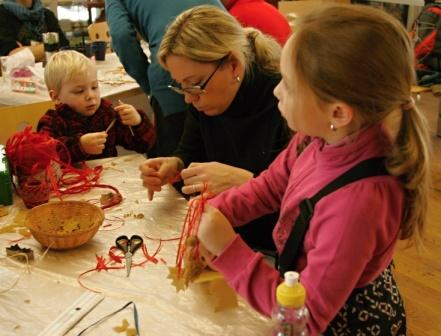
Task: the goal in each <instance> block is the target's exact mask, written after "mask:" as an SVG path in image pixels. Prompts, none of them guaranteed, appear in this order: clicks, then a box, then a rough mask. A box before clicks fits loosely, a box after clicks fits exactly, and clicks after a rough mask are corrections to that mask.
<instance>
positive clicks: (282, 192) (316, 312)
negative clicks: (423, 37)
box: [198, 5, 430, 336]
mask: <svg viewBox="0 0 441 336" xmlns="http://www.w3.org/2000/svg"><path fill="white" fill-rule="evenodd" d="M372 41H375V48H372V46H373V45H372V43H371V42H372ZM367 54H369V57H368V58H366V55H367ZM413 60H414V58H413V52H412V45H411V42H410V41H409V38H408V36H407V32H406V30H405V28H404V27H403V26H402V24H401V23H400V22H399V21H397V20H396V19H394V18H393V17H391V16H390V15H388V14H386V13H384V12H382V11H380V10H378V9H373V8H369V7H363V6H355V5H352V6H332V7H324V8H322V9H319V10H316V11H314V12H312V13H311V14H309V15H307V16H305V17H304V18H301V19H299V23H298V25H296V27H295V33H294V35H293V36H292V37H291V38H290V40H289V41H288V42H287V44H286V45H285V47H284V49H283V53H282V60H281V72H282V78H283V79H282V81H281V82H280V84H279V85H278V86H277V88H276V89H275V91H274V92H275V95H276V96H277V98H278V99H279V107H280V110H281V112H282V114H283V116H284V117H285V118H286V120H287V121H288V124H289V126H290V127H291V128H292V129H294V130H296V131H297V134H296V135H295V136H294V138H293V139H292V141H291V143H290V144H289V146H288V148H287V149H286V150H285V151H283V152H282V153H281V154H280V155H279V156H278V157H277V159H276V160H275V161H274V162H273V163H272V164H271V166H270V167H269V168H268V170H266V171H264V172H262V174H260V176H259V177H257V178H255V179H253V180H251V181H249V182H248V183H246V184H243V185H242V186H240V187H238V188H235V189H230V190H227V191H225V192H224V193H222V194H220V195H218V196H217V197H216V198H214V199H212V200H210V201H209V203H211V205H212V206H214V207H215V208H217V209H218V210H217V209H215V208H213V207H210V208H208V209H207V210H206V213H205V214H204V215H203V217H202V220H201V223H200V226H199V231H198V238H199V241H200V243H201V251H204V250H207V251H208V252H204V253H203V255H204V257H205V258H206V259H207V260H210V258H211V256H210V254H212V255H214V256H216V258H215V259H214V260H213V261H212V263H211V266H212V267H214V268H215V269H217V270H218V271H220V272H221V273H222V274H223V275H224V277H225V278H226V279H227V282H228V283H229V284H230V285H231V286H232V287H233V288H235V289H236V290H237V291H238V293H239V294H240V295H242V296H243V297H245V298H246V299H247V301H248V302H249V303H250V304H251V305H252V306H253V307H254V308H255V309H257V310H258V311H260V312H261V313H263V314H265V315H270V313H271V311H272V309H273V307H274V306H275V305H276V295H275V290H276V287H277V285H278V284H279V283H280V282H281V279H280V275H279V273H278V271H277V270H276V269H274V268H272V267H271V266H270V265H269V264H268V263H266V262H265V260H264V259H263V258H262V255H260V254H258V253H255V252H254V251H252V250H251V249H250V248H249V247H248V246H247V245H246V244H245V243H244V242H243V240H242V239H241V238H240V237H239V236H237V235H236V234H235V233H234V231H233V229H232V226H231V225H233V226H237V225H240V224H242V223H245V222H247V221H249V220H251V219H253V218H256V217H258V216H262V215H264V214H266V213H269V212H272V211H275V210H278V209H280V217H279V220H278V223H277V224H276V227H275V229H274V231H273V238H274V241H275V243H276V246H277V250H278V251H279V253H281V252H282V251H283V250H284V249H285V248H288V250H289V247H290V246H285V245H286V244H287V239H288V237H289V235H290V232H291V229H292V228H293V223H294V220H295V219H296V218H297V217H298V216H299V213H300V209H299V204H300V202H301V201H302V200H304V199H310V198H311V197H313V195H315V194H316V193H317V192H319V191H320V190H321V189H322V188H323V187H324V186H325V185H327V184H328V183H330V182H331V181H333V180H335V179H336V178H337V177H338V176H340V175H341V174H342V173H343V172H345V171H347V170H348V169H349V168H351V167H354V166H355V165H357V164H358V163H360V162H362V161H364V160H366V159H371V158H375V157H386V161H385V162H386V168H387V171H388V173H389V175H380V176H375V177H369V178H364V179H361V180H358V181H356V182H353V183H351V184H348V185H346V186H344V187H342V188H340V189H338V190H336V191H334V192H333V193H331V194H328V195H327V196H326V197H324V198H322V199H321V200H320V201H319V202H318V203H317V204H316V206H315V209H314V212H313V215H312V218H311V220H310V224H309V229H308V230H307V232H306V235H305V237H304V240H303V242H302V244H301V245H300V249H299V253H298V263H297V264H296V265H297V266H296V267H294V268H295V269H296V270H297V271H299V272H300V281H301V283H302V284H303V285H304V287H305V288H306V293H307V295H306V305H307V307H308V309H309V311H310V321H309V323H308V329H309V330H310V334H311V335H312V336H315V335H318V334H323V335H356V334H369V335H370V334H372V333H373V332H374V330H375V333H376V334H378V335H405V334H406V319H405V312H404V308H403V302H402V300H401V297H400V294H399V291H398V289H397V286H396V284H395V280H394V278H393V275H392V272H391V262H392V256H393V252H394V247H395V244H396V242H397V240H398V239H413V240H415V241H416V242H418V241H419V240H420V237H421V234H422V231H423V228H424V225H425V223H426V213H427V198H428V190H429V181H428V180H429V162H430V158H429V143H430V142H429V136H428V128H427V124H426V122H425V119H424V117H423V115H422V114H421V112H420V111H419V110H418V109H417V108H416V107H415V105H414V102H413V100H412V96H411V85H412V84H413V83H414V81H415V70H414V67H413V65H414V62H413ZM373 73H375V74H376V76H372V74H373ZM306 136H310V137H312V141H311V142H310V144H309V145H307V146H306V147H305V148H304V149H303V151H302V152H301V153H300V154H299V148H300V147H301V145H302V144H304V140H305V137H306ZM295 225H297V223H296V224H294V226H295ZM292 253H296V251H294V250H293V251H292Z"/></svg>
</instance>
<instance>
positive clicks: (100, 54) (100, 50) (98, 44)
mask: <svg viewBox="0 0 441 336" xmlns="http://www.w3.org/2000/svg"><path fill="white" fill-rule="evenodd" d="M92 49H93V53H94V55H95V59H96V60H97V61H104V60H105V59H106V49H107V42H105V41H93V42H92Z"/></svg>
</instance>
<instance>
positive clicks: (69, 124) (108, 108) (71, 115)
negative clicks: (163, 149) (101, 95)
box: [37, 99, 156, 162]
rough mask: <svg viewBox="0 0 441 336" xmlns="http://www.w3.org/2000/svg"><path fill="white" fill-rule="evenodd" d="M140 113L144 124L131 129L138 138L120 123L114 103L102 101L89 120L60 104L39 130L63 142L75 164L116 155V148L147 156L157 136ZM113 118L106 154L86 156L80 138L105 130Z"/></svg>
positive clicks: (51, 111)
mask: <svg viewBox="0 0 441 336" xmlns="http://www.w3.org/2000/svg"><path fill="white" fill-rule="evenodd" d="M138 112H139V114H140V115H141V119H142V121H141V123H140V124H139V125H137V126H132V129H133V133H135V136H132V134H131V133H130V129H129V127H128V126H126V125H124V124H123V123H121V120H120V118H119V116H118V113H117V112H116V111H115V110H114V109H113V107H112V104H111V103H110V102H109V101H108V100H105V99H101V104H100V107H99V108H98V110H97V111H96V112H95V114H94V115H93V116H90V117H86V116H83V115H81V114H79V113H77V112H75V111H73V110H72V109H71V108H70V107H69V106H67V105H64V104H60V105H57V106H56V108H55V110H49V111H47V112H46V114H45V115H44V116H43V117H41V119H40V121H39V122H38V126H37V131H38V132H47V133H48V134H49V135H50V136H51V137H53V138H55V139H57V140H59V141H61V142H62V143H63V144H64V145H65V146H66V147H67V149H68V150H69V153H70V156H71V161H72V162H78V161H85V160H94V159H100V158H105V157H112V156H117V155H118V152H117V150H116V146H117V145H120V146H123V147H124V148H126V149H129V150H135V151H137V152H138V153H146V152H147V151H148V150H149V149H150V148H151V147H152V146H153V144H154V142H155V140H156V134H155V130H154V127H153V125H152V123H151V122H150V120H149V119H148V118H147V116H146V115H145V113H144V112H142V111H138ZM114 118H117V120H116V122H115V124H114V125H113V127H112V128H111V129H110V130H109V131H108V132H107V141H106V145H105V148H104V150H103V152H102V153H101V154H99V155H92V154H87V153H85V152H84V151H83V148H82V147H81V145H80V137H81V136H82V135H84V134H87V133H93V132H101V131H105V130H106V128H107V126H109V125H110V123H111V122H112V120H113V119H114ZM64 159H66V158H64Z"/></svg>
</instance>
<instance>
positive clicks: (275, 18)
mask: <svg viewBox="0 0 441 336" xmlns="http://www.w3.org/2000/svg"><path fill="white" fill-rule="evenodd" d="M222 3H223V4H224V6H225V8H226V9H227V10H228V12H229V13H230V14H231V15H233V16H234V17H235V18H236V19H237V20H238V21H239V22H240V23H241V24H242V26H244V27H254V28H257V29H259V30H260V31H262V32H263V33H265V34H267V35H269V36H272V37H274V38H275V39H276V40H277V41H278V42H279V43H280V45H282V46H283V45H284V44H285V42H286V41H287V40H288V38H289V37H290V35H291V27H290V25H289V23H288V21H287V20H286V19H285V17H284V16H283V14H282V13H280V12H279V11H278V10H277V8H276V7H274V6H273V5H271V4H269V3H268V2H266V1H265V0H222Z"/></svg>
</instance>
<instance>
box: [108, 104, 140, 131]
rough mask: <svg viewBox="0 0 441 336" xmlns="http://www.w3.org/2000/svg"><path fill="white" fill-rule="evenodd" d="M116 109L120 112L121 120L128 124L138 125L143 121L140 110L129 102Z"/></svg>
mask: <svg viewBox="0 0 441 336" xmlns="http://www.w3.org/2000/svg"><path fill="white" fill-rule="evenodd" d="M114 109H115V111H116V112H117V113H118V114H119V116H120V118H121V122H122V123H123V124H124V125H127V126H137V125H139V124H140V123H141V121H142V119H141V116H140V115H139V113H138V111H137V110H136V109H135V108H134V107H133V106H132V105H129V104H121V105H118V106H115V107H114Z"/></svg>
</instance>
